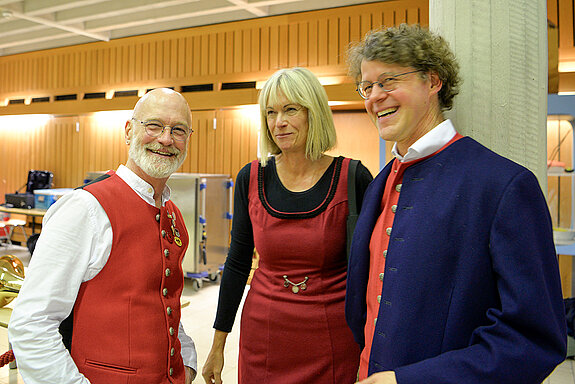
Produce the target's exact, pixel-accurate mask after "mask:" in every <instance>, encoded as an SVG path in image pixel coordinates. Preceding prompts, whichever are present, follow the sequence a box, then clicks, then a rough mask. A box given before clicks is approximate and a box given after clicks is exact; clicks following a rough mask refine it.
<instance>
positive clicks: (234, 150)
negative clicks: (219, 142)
mask: <svg viewBox="0 0 575 384" xmlns="http://www.w3.org/2000/svg"><path fill="white" fill-rule="evenodd" d="M223 112H224V116H225V118H224V121H225V124H226V126H229V131H231V135H230V138H231V141H232V142H231V145H230V150H231V156H230V160H231V161H230V172H231V173H232V174H237V172H239V169H241V168H240V167H241V165H240V164H241V162H242V158H241V153H240V151H241V138H242V134H241V131H240V130H239V129H236V125H235V123H236V121H235V119H234V118H233V117H231V116H230V113H229V111H223Z"/></svg>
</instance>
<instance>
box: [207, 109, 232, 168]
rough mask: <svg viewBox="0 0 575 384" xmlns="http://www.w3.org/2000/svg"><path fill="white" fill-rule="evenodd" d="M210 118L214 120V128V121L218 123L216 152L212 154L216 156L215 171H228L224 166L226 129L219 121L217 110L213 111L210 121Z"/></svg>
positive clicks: (216, 128)
mask: <svg viewBox="0 0 575 384" xmlns="http://www.w3.org/2000/svg"><path fill="white" fill-rule="evenodd" d="M210 118H211V121H212V129H214V121H215V124H216V126H215V129H214V136H215V143H214V152H213V153H212V154H211V156H212V157H213V158H214V173H218V174H222V173H226V172H225V167H224V145H225V140H226V136H225V131H224V129H223V127H222V124H221V122H220V121H218V114H217V112H216V111H213V112H212V114H211V116H210V117H209V118H208V121H209V119H210ZM228 173H229V172H228Z"/></svg>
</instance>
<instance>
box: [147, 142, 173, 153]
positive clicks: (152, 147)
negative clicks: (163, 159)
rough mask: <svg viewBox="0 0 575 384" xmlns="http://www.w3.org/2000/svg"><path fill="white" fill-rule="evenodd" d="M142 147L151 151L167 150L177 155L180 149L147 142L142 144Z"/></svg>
mask: <svg viewBox="0 0 575 384" xmlns="http://www.w3.org/2000/svg"><path fill="white" fill-rule="evenodd" d="M144 149H149V150H152V151H162V152H168V153H169V154H172V155H176V156H178V155H179V154H180V153H181V152H182V151H180V150H179V149H178V148H175V147H171V146H170V147H166V146H164V145H162V144H160V143H149V144H145V145H144Z"/></svg>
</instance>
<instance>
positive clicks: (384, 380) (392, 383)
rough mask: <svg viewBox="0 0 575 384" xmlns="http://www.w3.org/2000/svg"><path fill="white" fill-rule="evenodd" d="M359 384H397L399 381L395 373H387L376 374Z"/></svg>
mask: <svg viewBox="0 0 575 384" xmlns="http://www.w3.org/2000/svg"><path fill="white" fill-rule="evenodd" d="M357 384H397V381H396V380H395V372H393V371H386V372H378V373H374V374H373V375H371V376H369V377H368V378H367V379H365V380H362V381H360V382H358V383H357Z"/></svg>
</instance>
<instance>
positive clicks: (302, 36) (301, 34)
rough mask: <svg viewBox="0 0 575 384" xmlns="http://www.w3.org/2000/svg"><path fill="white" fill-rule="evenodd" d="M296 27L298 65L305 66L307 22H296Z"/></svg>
mask: <svg viewBox="0 0 575 384" xmlns="http://www.w3.org/2000/svg"><path fill="white" fill-rule="evenodd" d="M297 29H298V31H297V37H298V38H297V43H296V44H297V46H296V47H297V57H298V66H300V67H307V66H308V65H309V22H306V21H302V22H299V23H297Z"/></svg>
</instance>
